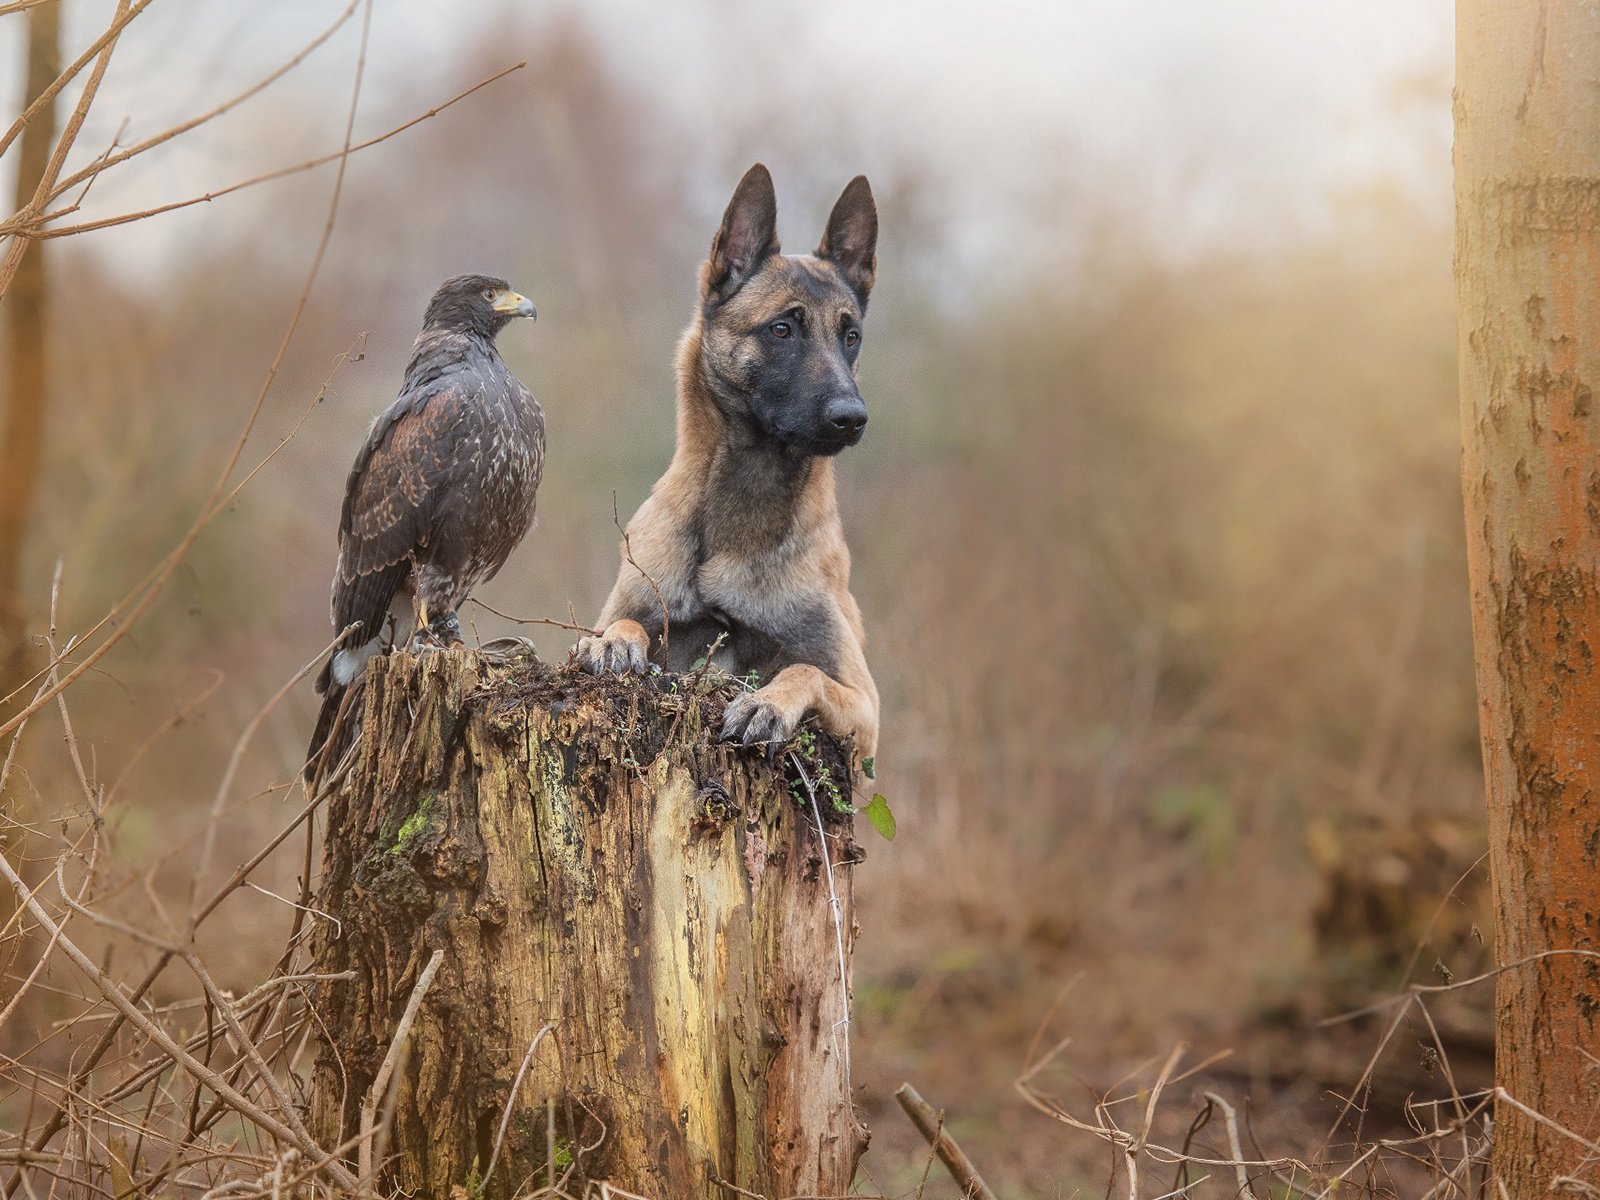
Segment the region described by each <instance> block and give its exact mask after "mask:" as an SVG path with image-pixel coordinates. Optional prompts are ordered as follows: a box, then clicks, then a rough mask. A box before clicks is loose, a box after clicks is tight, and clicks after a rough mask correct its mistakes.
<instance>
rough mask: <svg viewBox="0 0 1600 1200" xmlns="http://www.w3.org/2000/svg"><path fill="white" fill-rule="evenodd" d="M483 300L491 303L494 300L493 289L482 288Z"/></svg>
mask: <svg viewBox="0 0 1600 1200" xmlns="http://www.w3.org/2000/svg"><path fill="white" fill-rule="evenodd" d="M483 298H484V299H485V300H489V301H493V300H494V289H493V288H484V289H483Z"/></svg>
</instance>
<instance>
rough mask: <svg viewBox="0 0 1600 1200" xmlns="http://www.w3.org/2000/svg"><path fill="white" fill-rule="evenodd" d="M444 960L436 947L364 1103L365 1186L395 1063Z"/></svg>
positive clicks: (361, 1158)
mask: <svg viewBox="0 0 1600 1200" xmlns="http://www.w3.org/2000/svg"><path fill="white" fill-rule="evenodd" d="M443 962H444V951H443V950H435V951H434V952H433V955H432V957H430V958H429V959H428V962H427V965H426V966H424V967H423V968H422V973H421V974H420V975H418V976H417V982H416V984H415V985H414V986H413V987H412V989H411V999H409V1000H407V1001H406V1008H405V1011H404V1012H403V1013H401V1014H400V1023H399V1024H398V1025H396V1026H395V1029H394V1036H393V1037H392V1038H390V1039H389V1050H388V1053H386V1054H385V1055H384V1056H383V1062H382V1064H381V1065H380V1066H379V1067H378V1073H377V1074H376V1075H375V1076H373V1079H372V1087H371V1088H370V1089H369V1090H368V1092H367V1098H366V1099H365V1100H363V1101H362V1102H361V1150H360V1154H359V1158H358V1166H357V1169H358V1171H359V1172H360V1177H361V1186H362V1187H370V1186H371V1185H372V1183H373V1175H372V1164H373V1133H374V1129H375V1126H376V1123H377V1111H378V1102H379V1101H380V1100H382V1099H383V1098H384V1095H385V1093H386V1092H387V1091H388V1090H389V1077H390V1076H391V1075H393V1074H394V1069H395V1066H396V1064H397V1063H399V1061H400V1056H401V1055H402V1054H403V1053H404V1051H405V1046H406V1039H407V1038H409V1037H410V1036H411V1023H412V1022H413V1021H415V1020H416V1019H417V1011H418V1010H419V1009H420V1008H421V1007H422V998H423V997H424V996H426V995H427V994H428V989H429V988H430V987H432V986H433V977H434V976H435V975H436V974H438V972H439V965H440V964H441V963H443Z"/></svg>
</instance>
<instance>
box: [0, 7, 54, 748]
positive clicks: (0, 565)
mask: <svg viewBox="0 0 1600 1200" xmlns="http://www.w3.org/2000/svg"><path fill="white" fill-rule="evenodd" d="M61 9H62V5H61V4H59V3H56V4H41V5H39V6H38V7H36V8H30V9H29V10H28V70H27V85H26V88H25V91H24V95H23V96H22V97H21V100H22V108H21V109H19V110H18V111H22V109H26V108H27V106H28V104H29V103H31V102H32V101H33V100H34V99H35V98H36V97H38V96H40V95H42V94H43V93H44V91H45V89H46V88H47V87H49V85H50V84H51V83H53V82H54V81H55V78H56V76H57V75H58V74H60V72H61V48H60V43H61ZM55 115H56V105H55V101H54V100H52V101H51V102H50V103H48V104H46V105H45V106H44V107H43V108H41V109H40V110H39V112H38V113H37V114H35V115H34V117H33V119H32V120H31V121H29V122H28V124H27V125H26V126H25V127H24V128H23V130H22V136H21V137H20V139H19V140H18V147H17V196H16V199H17V211H18V212H21V211H22V210H23V209H25V208H27V207H28V206H29V205H30V204H32V203H33V195H34V190H35V189H36V188H37V187H38V186H39V181H40V180H41V179H42V178H43V177H44V173H45V170H46V168H47V166H48V164H49V161H50V149H51V146H52V144H53V142H54V140H55V124H56V122H55ZM46 299H47V297H46V292H45V247H44V243H43V242H40V243H38V244H36V245H31V246H27V247H25V248H24V251H23V256H22V261H21V262H20V264H19V265H18V267H17V273H16V276H15V277H14V278H13V279H12V281H11V286H10V287H9V288H7V289H6V291H5V295H4V297H3V299H0V309H3V310H4V312H5V321H6V342H7V345H8V347H9V354H10V358H9V361H8V362H7V364H6V365H7V370H6V376H7V385H6V392H5V412H4V420H3V422H0V424H3V429H0V716H4V715H5V704H4V698H5V697H6V696H7V695H9V694H10V693H11V692H13V691H14V690H16V688H18V687H19V686H21V684H22V682H23V680H24V679H26V677H27V674H28V672H27V664H28V636H27V634H28V629H27V624H28V622H27V604H26V602H25V599H24V596H23V594H22V580H21V562H22V547H23V540H24V538H25V536H26V534H27V530H28V516H29V513H30V512H31V511H32V508H33V496H34V492H35V490H36V489H37V486H38V480H39V467H40V460H41V458H42V457H43V454H44V411H45V393H46V391H47V389H48V385H49V379H50V357H49V351H50V347H49V344H48V338H47V332H48V330H47V325H46V320H47V311H46V307H45V303H46Z"/></svg>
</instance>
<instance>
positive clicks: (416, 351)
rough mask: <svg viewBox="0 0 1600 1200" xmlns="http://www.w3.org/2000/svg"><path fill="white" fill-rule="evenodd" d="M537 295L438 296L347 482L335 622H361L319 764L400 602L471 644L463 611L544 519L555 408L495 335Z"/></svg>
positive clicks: (497, 282) (487, 279) (457, 290)
mask: <svg viewBox="0 0 1600 1200" xmlns="http://www.w3.org/2000/svg"><path fill="white" fill-rule="evenodd" d="M534 316H536V313H535V311H534V307H533V304H532V302H531V301H529V300H527V299H525V298H524V297H522V296H520V295H518V294H517V293H516V292H515V291H513V290H512V289H511V285H510V284H508V283H506V281H505V280H503V279H496V278H494V277H492V276H488V275H460V276H457V277H456V278H454V279H450V280H447V281H446V282H445V283H444V284H442V285H441V286H440V288H439V290H438V291H437V292H435V293H434V295H433V299H432V300H430V301H429V302H428V311H427V315H426V316H425V317H424V319H423V325H422V333H421V335H420V336H419V337H418V338H417V341H416V345H415V346H414V347H413V348H412V354H411V362H410V364H409V365H408V366H407V367H406V374H405V382H404V384H403V385H402V386H401V388H400V395H399V396H398V398H396V400H395V401H394V403H392V404H391V405H389V407H388V408H387V409H385V410H384V412H383V413H382V414H381V415H380V416H379V417H378V419H377V420H375V421H374V422H373V423H372V429H371V430H370V431H369V432H368V434H367V440H366V443H365V444H364V445H363V446H362V447H361V451H360V453H358V454H357V455H356V461H355V465H354V466H353V467H351V469H350V478H349V481H348V482H347V483H346V484H345V493H344V507H343V510H342V511H341V513H340V515H339V563H338V567H337V569H336V570H335V571H334V576H333V603H332V609H333V628H334V631H335V632H336V633H337V632H339V631H341V630H343V629H345V628H347V627H348V626H350V625H352V624H354V625H358V626H359V629H358V631H357V632H356V633H354V634H352V635H350V637H349V638H348V639H347V644H346V645H345V646H343V647H342V648H340V649H338V650H336V651H335V652H334V653H333V654H332V655H331V656H330V657H329V659H328V661H327V663H325V664H324V665H323V668H322V672H321V674H320V675H319V676H318V678H317V691H318V693H319V694H320V695H321V696H322V697H323V701H322V712H321V714H320V715H319V717H318V719H317V728H316V732H315V733H314V734H313V735H312V738H311V745H310V747H309V748H308V750H307V762H308V765H307V768H306V770H307V776H308V778H309V777H311V776H312V774H313V773H314V772H313V767H318V768H319V771H320V766H321V765H325V764H319V762H318V760H319V757H327V756H320V755H319V751H321V750H322V748H323V746H324V744H325V743H326V741H327V739H328V735H329V733H330V732H331V730H332V727H333V724H334V720H335V718H336V716H337V715H338V712H339V708H340V704H341V702H342V699H343V695H344V692H345V690H346V689H347V688H348V687H349V686H350V684H351V683H352V682H354V681H355V679H356V678H357V676H359V675H360V673H361V671H362V669H363V668H364V666H365V664H366V661H367V659H368V658H370V657H371V656H372V655H373V654H375V653H378V652H379V651H380V650H382V649H384V648H385V646H386V645H387V644H392V633H393V628H392V627H391V629H390V630H388V631H387V636H386V630H385V625H386V623H387V621H388V618H389V616H390V606H391V605H392V604H393V605H395V606H396V608H397V609H398V610H399V611H398V612H397V613H396V618H397V620H398V619H399V618H400V617H401V615H402V614H403V613H404V606H405V603H406V602H407V601H409V602H410V605H411V606H412V607H413V608H414V609H415V616H416V636H417V638H418V640H419V641H422V642H424V643H431V644H434V645H459V644H460V643H461V624H460V621H459V620H458V619H457V617H456V609H457V608H458V607H459V606H460V605H461V603H462V602H463V601H465V600H466V598H467V596H468V595H470V594H471V592H472V590H473V589H474V588H475V587H477V586H478V585H479V584H480V583H482V582H484V581H485V580H487V579H490V578H492V577H493V576H494V574H495V572H497V571H499V570H500V568H501V567H502V566H504V565H505V561H506V559H507V557H509V556H510V554H511V551H512V550H513V549H514V548H515V547H516V545H517V543H518V542H520V541H521V540H522V538H523V536H524V535H525V534H526V533H527V532H528V530H529V528H530V527H531V526H532V525H533V512H534V498H535V495H536V493H537V492H538V489H539V476H540V473H541V471H542V469H543V467H544V413H543V411H542V410H541V409H540V408H539V403H538V401H536V400H535V399H534V398H533V394H532V393H531V392H529V391H528V389H527V388H525V387H524V386H523V385H522V383H521V382H520V381H519V380H518V379H517V377H516V376H515V375H513V374H512V373H511V371H510V369H509V368H507V366H506V364H505V361H504V360H503V359H502V358H501V357H500V352H499V351H498V350H497V349H496V348H495V338H496V337H497V336H498V335H499V333H500V331H501V330H502V329H504V328H505V327H506V325H508V324H509V323H510V322H511V321H512V320H514V319H515V318H517V317H528V318H530V319H532V318H533V317H534Z"/></svg>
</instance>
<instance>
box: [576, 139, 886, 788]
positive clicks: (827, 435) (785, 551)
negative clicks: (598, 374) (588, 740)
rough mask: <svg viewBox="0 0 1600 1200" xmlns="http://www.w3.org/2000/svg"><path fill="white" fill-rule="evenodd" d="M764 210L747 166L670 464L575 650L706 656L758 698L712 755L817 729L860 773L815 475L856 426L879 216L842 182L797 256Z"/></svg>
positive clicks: (857, 637)
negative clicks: (728, 744)
mask: <svg viewBox="0 0 1600 1200" xmlns="http://www.w3.org/2000/svg"><path fill="white" fill-rule="evenodd" d="M777 213H778V206H777V197H776V195H775V194H774V192H773V187H772V176H771V175H770V174H769V173H768V171H767V168H766V167H764V166H762V165H761V164H760V163H757V164H756V165H755V166H753V167H751V168H750V170H749V171H747V172H746V173H745V176H744V178H743V179H741V180H740V181H739V186H738V187H737V188H736V189H735V191H734V193H733V199H732V200H731V201H729V203H728V209H727V212H726V213H725V214H724V215H723V218H722V226H721V228H720V229H718V231H717V234H716V237H715V238H714V239H713V240H712V243H711V253H710V256H709V257H708V258H707V259H706V261H705V264H704V265H703V266H702V267H701V269H700V303H699V309H698V311H697V312H696V314H695V317H694V320H693V321H692V322H691V324H690V325H689V328H688V330H687V331H686V332H685V333H684V336H683V339H682V341H681V342H680V343H679V346H678V359H677V368H678V384H677V392H678V397H677V401H678V411H677V447H676V450H675V452H674V454H673V458H672V462H671V464H670V465H669V466H668V468H667V472H666V474H665V475H663V476H662V477H661V478H660V479H659V480H658V481H657V482H656V485H655V487H654V488H653V489H652V490H651V493H650V496H649V498H648V499H646V500H645V502H644V503H643V504H642V505H641V506H640V507H639V510H638V512H636V513H635V514H634V515H633V518H632V519H631V520H630V521H629V522H628V526H627V530H626V532H625V534H624V536H623V542H622V550H621V554H622V566H621V570H620V572H619V574H618V576H617V582H616V584H615V586H614V587H613V588H612V589H611V595H610V598H609V599H607V601H606V603H605V608H604V610H603V611H602V612H601V614H600V619H599V622H598V626H599V628H600V630H601V632H600V633H599V634H597V635H595V636H591V637H585V638H583V639H582V640H581V641H579V642H578V644H577V646H576V647H575V648H574V652H573V653H574V655H575V657H576V660H577V662H578V663H579V664H580V665H581V666H582V667H583V668H585V669H586V670H588V671H590V672H593V673H594V674H601V673H604V672H608V671H609V672H615V673H618V674H624V673H627V672H630V671H635V672H643V671H645V670H647V669H648V668H649V665H650V664H651V663H654V664H656V665H657V666H660V667H661V668H663V669H664V670H667V671H680V672H681V671H686V670H690V669H691V668H692V667H693V666H694V665H695V664H696V662H697V661H699V660H702V659H704V658H705V657H706V655H707V654H708V652H710V651H711V648H712V647H713V646H716V650H715V653H714V654H713V655H712V658H711V661H712V662H713V663H715V664H716V665H717V666H720V667H723V668H725V669H726V670H728V671H730V672H732V673H734V674H736V675H749V674H751V673H752V672H754V673H755V674H756V676H757V678H758V681H759V683H760V687H759V688H757V689H756V690H754V691H752V692H746V693H744V694H742V695H740V696H739V697H738V698H737V699H735V700H734V701H733V702H732V703H730V704H729V705H728V708H727V713H726V716H725V718H724V720H723V725H722V730H721V735H722V737H723V738H724V739H725V740H730V741H735V742H740V743H742V744H744V745H746V746H757V745H765V746H766V747H767V749H768V752H769V753H776V752H777V750H778V749H779V748H780V747H781V746H782V745H783V744H784V743H785V742H787V741H788V740H789V739H790V738H791V737H793V736H794V733H795V730H796V729H798V728H799V726H800V723H801V722H802V721H804V720H805V719H806V717H807V716H808V715H811V714H815V716H816V718H817V720H818V722H819V723H820V724H821V725H822V727H823V728H824V729H826V730H827V731H828V732H830V733H833V734H836V735H838V736H840V737H853V738H854V740H855V753H856V754H857V756H859V757H861V758H871V757H872V756H874V755H875V754H876V752H877V743H878V689H877V687H876V685H875V684H874V683H873V681H872V673H871V672H870V671H869V670H868V669H867V660H866V654H865V649H864V647H865V644H866V635H865V632H864V630H863V628H862V623H861V610H860V608H859V607H858V606H857V605H856V601H855V598H854V597H853V596H852V595H851V594H850V550H849V547H847V546H846V545H845V540H844V528H843V525H842V524H841V522H840V520H839V507H838V501H837V498H836V496H835V494H834V461H833V460H834V456H836V455H837V454H838V453H839V452H840V451H842V450H844V449H845V448H846V447H849V446H853V445H855V444H856V443H857V442H859V441H860V440H861V436H862V433H863V431H864V430H865V429H866V425H867V406H866V403H865V402H864V401H863V400H862V398H861V391H860V389H859V388H858V387H857V386H856V358H857V355H858V354H859V353H860V350H861V338H862V320H863V317H864V316H865V314H866V309H867V297H868V296H869V295H870V294H871V292H872V284H873V279H874V277H875V275H876V272H877V240H878V211H877V206H876V204H875V203H874V201H873V198H872V188H871V186H870V185H869V184H868V183H867V180H866V177H865V176H857V177H856V178H855V179H853V180H851V181H850V183H849V185H848V186H847V187H846V188H845V189H844V192H843V193H842V194H841V195H840V197H839V200H838V202H837V203H836V204H835V205H834V207H833V212H832V215H830V216H829V218H828V224H827V229H826V232H824V233H823V235H822V241H821V242H820V244H819V245H818V246H817V249H816V252H815V253H814V254H807V255H786V254H782V253H780V252H779V246H778V234H777ZM719 637H720V638H721V639H722V640H721V641H720V643H719V642H718V639H719Z"/></svg>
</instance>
